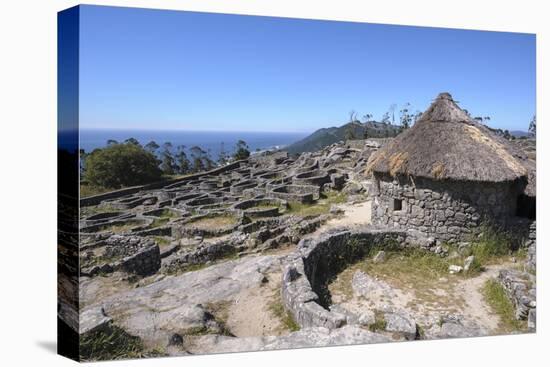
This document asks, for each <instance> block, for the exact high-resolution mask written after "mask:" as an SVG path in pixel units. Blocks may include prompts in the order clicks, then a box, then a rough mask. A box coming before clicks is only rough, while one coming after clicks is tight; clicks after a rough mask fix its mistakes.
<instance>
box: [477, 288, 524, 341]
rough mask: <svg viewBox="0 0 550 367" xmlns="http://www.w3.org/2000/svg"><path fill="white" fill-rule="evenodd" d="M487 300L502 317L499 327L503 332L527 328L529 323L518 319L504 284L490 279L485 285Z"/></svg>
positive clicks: (484, 293) (484, 291)
mask: <svg viewBox="0 0 550 367" xmlns="http://www.w3.org/2000/svg"><path fill="white" fill-rule="evenodd" d="M483 295H484V297H485V300H486V301H487V303H488V304H489V306H491V308H492V309H493V311H494V312H495V313H496V314H497V315H498V316H499V317H500V325H499V328H500V329H501V331H502V332H503V333H510V332H513V331H525V330H527V323H526V322H525V321H522V320H517V319H516V316H515V310H514V305H513V304H512V302H511V301H510V299H509V298H508V296H507V295H506V291H505V290H504V288H503V287H502V285H501V284H500V283H499V282H497V281H496V280H494V279H489V280H487V282H485V285H484V286H483Z"/></svg>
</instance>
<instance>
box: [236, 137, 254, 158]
mask: <svg viewBox="0 0 550 367" xmlns="http://www.w3.org/2000/svg"><path fill="white" fill-rule="evenodd" d="M248 157H250V150H249V148H248V145H247V144H246V142H245V141H244V140H239V141H238V142H237V145H236V147H235V154H233V158H235V160H237V161H239V160H241V159H247V158H248Z"/></svg>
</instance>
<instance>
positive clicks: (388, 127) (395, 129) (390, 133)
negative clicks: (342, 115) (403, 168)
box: [344, 102, 422, 140]
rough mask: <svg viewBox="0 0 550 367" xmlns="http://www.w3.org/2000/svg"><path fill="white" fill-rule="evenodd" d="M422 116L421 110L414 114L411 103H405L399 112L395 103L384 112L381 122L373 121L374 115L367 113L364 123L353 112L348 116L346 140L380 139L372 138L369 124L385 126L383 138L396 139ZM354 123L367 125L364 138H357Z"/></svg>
mask: <svg viewBox="0 0 550 367" xmlns="http://www.w3.org/2000/svg"><path fill="white" fill-rule="evenodd" d="M396 112H397V118H398V120H397V123H396ZM421 115H422V112H421V111H419V110H416V111H414V112H413V109H412V106H411V104H410V103H409V102H407V103H405V104H404V105H403V106H402V107H401V109H399V110H398V106H397V104H395V103H393V104H391V105H390V107H389V108H388V110H387V111H386V112H384V114H383V115H382V117H381V118H380V121H376V120H373V117H374V115H373V114H371V113H366V114H365V115H363V118H362V119H363V121H361V120H360V119H358V118H357V112H356V111H355V110H353V109H352V110H351V111H350V112H349V114H348V116H349V120H348V124H350V125H349V126H348V128H347V129H346V131H345V136H344V137H345V139H346V140H352V139H368V138H370V137H380V136H370V135H371V131H369V129H368V124H369V123H379V124H381V125H384V126H385V128H384V129H383V134H384V136H383V137H386V138H390V137H394V136H396V135H397V134H399V133H400V132H402V131H404V130H406V129H408V128H410V127H411V126H412V125H413V124H414V123H415V122H416V121H417V120H418V119H419V118H420V116H421ZM353 123H356V124H357V123H363V124H364V125H365V130H364V131H363V134H362V136H356V134H355V131H354V129H353ZM377 135H379V134H377Z"/></svg>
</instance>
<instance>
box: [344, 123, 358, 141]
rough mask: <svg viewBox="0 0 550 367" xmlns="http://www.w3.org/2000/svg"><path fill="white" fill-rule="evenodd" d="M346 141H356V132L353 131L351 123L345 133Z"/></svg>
mask: <svg viewBox="0 0 550 367" xmlns="http://www.w3.org/2000/svg"><path fill="white" fill-rule="evenodd" d="M344 139H345V140H354V139H355V132H354V131H353V125H352V124H351V123H350V124H348V126H347V128H346V130H345V131H344Z"/></svg>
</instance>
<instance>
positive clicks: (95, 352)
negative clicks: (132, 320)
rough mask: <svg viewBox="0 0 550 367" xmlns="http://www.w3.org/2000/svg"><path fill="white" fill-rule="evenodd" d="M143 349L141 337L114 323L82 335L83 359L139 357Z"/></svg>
mask: <svg viewBox="0 0 550 367" xmlns="http://www.w3.org/2000/svg"><path fill="white" fill-rule="evenodd" d="M142 351H143V344H142V342H141V339H140V338H139V337H137V336H132V335H130V334H128V333H126V332H125V331H124V330H123V329H121V328H119V327H117V326H114V325H112V326H111V327H109V328H108V329H107V330H101V331H96V332H93V333H91V334H89V335H85V336H81V337H80V358H81V359H82V360H83V361H101V360H111V359H127V358H139V357H141V356H142Z"/></svg>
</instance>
